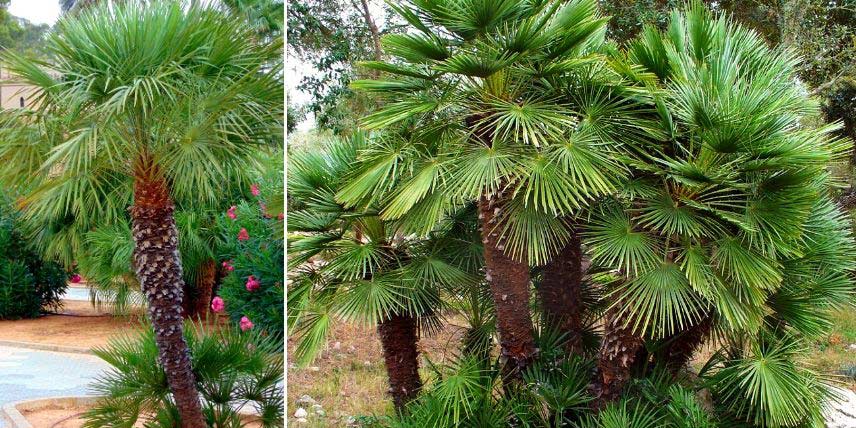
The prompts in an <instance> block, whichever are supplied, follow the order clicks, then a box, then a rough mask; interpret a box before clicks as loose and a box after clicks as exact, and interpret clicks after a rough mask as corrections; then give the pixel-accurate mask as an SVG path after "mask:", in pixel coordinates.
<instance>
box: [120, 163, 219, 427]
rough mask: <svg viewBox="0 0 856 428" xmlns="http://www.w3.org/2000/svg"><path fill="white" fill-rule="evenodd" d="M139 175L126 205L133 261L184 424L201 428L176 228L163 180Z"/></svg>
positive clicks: (202, 421)
mask: <svg viewBox="0 0 856 428" xmlns="http://www.w3.org/2000/svg"><path fill="white" fill-rule="evenodd" d="M149 177H151V176H150V175H148V174H146V175H143V178H138V179H137V180H136V182H135V183H134V206H133V207H132V208H131V224H132V234H133V237H134V254H133V258H134V266H135V268H136V272H137V278H138V279H139V281H140V285H141V286H142V291H143V294H145V296H146V298H147V300H148V303H149V307H148V313H149V318H150V319H151V322H152V327H153V328H154V331H155V340H156V342H157V345H158V351H159V357H160V363H161V365H162V366H163V368H164V371H165V372H166V377H167V381H168V383H169V387H170V389H171V390H172V394H173V399H174V400H175V404H176V407H177V408H178V411H179V414H180V415H181V426H182V427H183V428H205V419H204V416H203V414H202V407H201V405H200V402H199V393H198V392H197V390H196V380H195V377H194V374H193V371H192V370H191V366H190V351H189V349H188V347H187V343H185V341H184V334H183V324H182V323H183V319H182V316H181V302H182V297H183V296H182V295H183V294H184V280H183V279H182V276H181V259H180V258H179V255H178V231H177V229H176V226H175V219H174V218H173V210H174V207H173V203H172V200H171V198H170V196H169V190H168V188H167V185H166V182H165V181H164V180H162V179H158V178H149Z"/></svg>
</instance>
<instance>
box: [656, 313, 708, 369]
mask: <svg viewBox="0 0 856 428" xmlns="http://www.w3.org/2000/svg"><path fill="white" fill-rule="evenodd" d="M712 328H713V321H712V320H711V319H710V317H705V318H703V319H702V320H701V321H700V322H699V323H698V324H696V325H694V326H692V327H690V328H688V329H686V330H684V331H682V332H680V333H678V334H677V335H674V336H672V337H670V338H669V339H667V345H666V346H665V348H664V349H663V350H662V353H661V355H662V358H663V359H664V361H663V362H664V363H665V366H666V367H667V368H668V369H669V370H670V371H671V372H672V373H673V374H676V373H677V372H678V371H679V370H681V369H682V368H684V367H686V366H687V364H689V362H690V360H691V359H692V357H693V355H694V354H695V351H696V349H698V348H699V347H700V346H701V345H703V344H704V343H705V342H706V341H707V339H708V337H710V331H711V329H712Z"/></svg>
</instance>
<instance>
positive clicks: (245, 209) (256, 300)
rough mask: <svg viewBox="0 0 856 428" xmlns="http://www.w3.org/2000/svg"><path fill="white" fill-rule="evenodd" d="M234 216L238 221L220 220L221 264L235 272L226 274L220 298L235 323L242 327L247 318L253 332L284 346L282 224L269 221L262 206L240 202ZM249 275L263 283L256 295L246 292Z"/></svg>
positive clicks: (254, 292)
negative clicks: (243, 233)
mask: <svg viewBox="0 0 856 428" xmlns="http://www.w3.org/2000/svg"><path fill="white" fill-rule="evenodd" d="M235 213H236V215H237V218H236V219H235V220H232V219H231V218H229V217H228V216H226V215H223V216H222V218H221V219H220V220H219V222H220V228H221V230H222V231H223V232H222V233H223V236H222V240H223V244H222V247H221V250H220V251H221V252H220V256H221V257H220V260H223V261H228V262H229V264H231V265H232V266H234V268H235V270H234V271H232V272H226V273H227V275H226V277H225V278H224V279H223V283H222V285H221V288H220V291H219V293H218V295H219V296H220V297H222V298H223V300H224V301H225V303H226V312H228V314H229V317H230V318H231V319H232V320H233V321H235V322H236V323H239V322H240V320H241V318H242V317H247V318H249V320H250V321H252V323H253V324H254V325H255V327H254V329H258V330H261V331H263V332H265V333H266V334H268V335H270V336H271V337H272V338H274V339H275V340H276V341H277V343H280V345H281V344H282V338H283V337H284V335H285V323H284V314H283V311H284V308H283V302H284V301H285V287H284V285H283V275H284V273H285V266H284V246H283V240H282V221H281V220H278V219H276V218H269V216H267V214H266V213H265V212H264V211H262V210H261V207H260V206H259V205H257V204H253V205H251V204H250V203H248V202H241V203H240V204H239V205H238V206H237V210H236V212H235ZM242 229H246V231H247V235H248V237H249V239H248V240H246V241H241V240H239V239H238V235H239V233H240V231H241V230H242ZM250 275H252V276H253V277H254V278H255V279H256V280H257V281H258V282H259V283H260V285H259V288H258V289H256V290H254V291H249V290H247V285H246V284H247V280H248V278H249V277H250Z"/></svg>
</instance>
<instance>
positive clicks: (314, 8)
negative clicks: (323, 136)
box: [287, 0, 399, 135]
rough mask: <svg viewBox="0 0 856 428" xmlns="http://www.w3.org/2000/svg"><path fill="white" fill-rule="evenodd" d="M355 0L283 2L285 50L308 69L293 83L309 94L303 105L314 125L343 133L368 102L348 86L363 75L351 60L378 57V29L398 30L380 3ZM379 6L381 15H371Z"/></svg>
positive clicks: (350, 129)
mask: <svg viewBox="0 0 856 428" xmlns="http://www.w3.org/2000/svg"><path fill="white" fill-rule="evenodd" d="M373 5H375V3H374V2H371V3H370V2H369V1H368V0H367V1H358V0H348V1H346V0H308V1H303V0H291V1H289V4H288V11H287V20H288V30H287V32H288V37H287V39H288V54H289V55H290V57H291V58H294V60H295V63H296V64H298V66H305V67H307V68H309V67H311V68H312V69H314V72H313V73H311V74H310V75H307V76H305V77H304V78H303V80H302V81H301V82H300V83H299V84H298V85H297V87H296V88H295V89H298V90H300V91H302V92H304V93H307V94H311V98H312V99H311V101H310V102H309V104H308V105H307V106H305V109H306V110H307V111H308V112H312V113H313V114H314V115H315V122H316V124H317V126H318V127H319V128H320V129H329V130H332V131H333V133H334V134H343V135H347V134H348V133H349V132H353V131H356V130H357V124H356V118H358V117H360V116H362V115H364V114H366V113H367V112H368V111H369V109H371V108H373V104H372V103H371V101H370V99H369V98H367V97H365V96H362V95H360V94H358V93H355V92H353V91H352V90H351V89H350V88H349V87H348V85H349V83H350V82H351V81H352V80H354V79H358V78H361V77H366V73H367V71H366V70H361V69H360V68H359V67H358V66H357V63H358V62H359V61H365V60H380V58H379V55H380V53H381V52H380V50H379V49H380V46H379V39H380V37H381V35H383V34H386V33H390V32H396V31H398V30H397V29H398V26H399V24H397V23H396V22H394V21H393V20H392V19H391V17H390V16H389V13H390V9H389V8H388V6H386V4H385V3H382V2H381V3H378V4H377V6H378V7H377V8H376V9H375V8H374V7H372V6H373ZM376 11H381V13H383V14H386V15H387V16H386V18H387V19H386V20H385V21H384V20H383V19H384V18H385V17H384V16H375V15H378V14H379V13H378V12H376Z"/></svg>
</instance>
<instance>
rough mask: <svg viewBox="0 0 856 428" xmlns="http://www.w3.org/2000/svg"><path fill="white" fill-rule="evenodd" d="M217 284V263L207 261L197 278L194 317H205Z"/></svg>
mask: <svg viewBox="0 0 856 428" xmlns="http://www.w3.org/2000/svg"><path fill="white" fill-rule="evenodd" d="M216 282H217V262H216V261H215V260H213V259H211V260H206V261H205V262H203V263H202V266H201V267H200V269H199V275H198V276H197V277H196V300H195V301H194V302H193V316H196V317H203V318H204V317H205V316H206V315H207V314H208V309H209V308H210V307H211V298H212V296H213V293H214V284H215V283H216Z"/></svg>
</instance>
